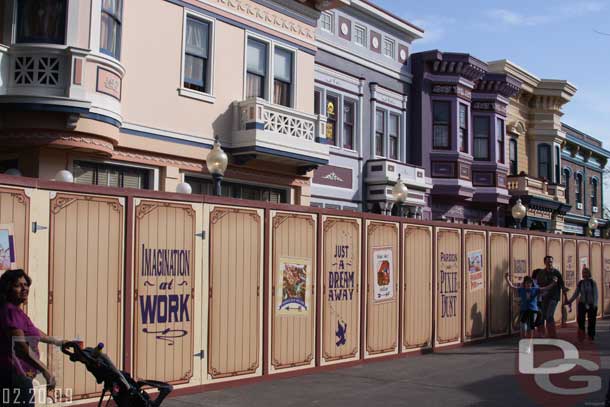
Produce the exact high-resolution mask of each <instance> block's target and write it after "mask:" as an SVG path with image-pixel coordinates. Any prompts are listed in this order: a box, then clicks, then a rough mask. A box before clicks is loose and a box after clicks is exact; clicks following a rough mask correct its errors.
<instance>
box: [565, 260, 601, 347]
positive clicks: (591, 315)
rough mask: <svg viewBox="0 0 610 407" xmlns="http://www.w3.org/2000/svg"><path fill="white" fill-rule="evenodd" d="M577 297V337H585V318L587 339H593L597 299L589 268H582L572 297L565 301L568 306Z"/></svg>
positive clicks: (595, 285)
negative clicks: (586, 321)
mask: <svg viewBox="0 0 610 407" xmlns="http://www.w3.org/2000/svg"><path fill="white" fill-rule="evenodd" d="M576 298H578V308H577V309H576V320H577V321H578V339H579V340H580V341H583V340H584V339H585V318H586V319H587V320H588V323H587V332H586V333H587V334H588V335H589V340H591V341H593V340H594V339H595V322H596V319H597V302H598V299H599V295H598V290H597V283H596V282H595V280H593V279H592V278H591V270H589V269H588V268H586V267H585V268H584V269H583V270H582V280H580V281H579V282H578V284H577V285H576V291H574V294H572V297H571V298H570V299H569V300H568V301H567V302H566V303H567V304H568V305H569V306H570V308H571V307H572V303H573V302H574V300H576Z"/></svg>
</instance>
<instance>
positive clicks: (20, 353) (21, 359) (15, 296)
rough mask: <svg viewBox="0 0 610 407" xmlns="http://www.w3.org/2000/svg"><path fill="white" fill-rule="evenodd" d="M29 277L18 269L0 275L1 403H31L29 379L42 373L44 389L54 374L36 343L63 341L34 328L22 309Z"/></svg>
mask: <svg viewBox="0 0 610 407" xmlns="http://www.w3.org/2000/svg"><path fill="white" fill-rule="evenodd" d="M31 285H32V279H31V278H30V277H29V276H28V275H27V274H26V273H25V272H24V271H23V270H21V269H18V270H7V271H6V272H4V274H2V276H1V277H0V366H2V369H0V388H1V393H0V397H1V398H2V400H1V401H2V403H1V405H2V406H8V407H12V406H21V407H23V406H31V407H33V406H34V404H35V403H34V400H35V397H34V389H33V384H32V379H34V377H35V376H36V375H37V374H38V373H42V375H43V376H44V378H45V380H46V382H47V390H52V389H53V388H54V387H55V377H53V374H52V373H51V372H50V371H49V370H48V368H47V367H46V366H45V364H44V363H42V362H41V361H40V353H39V351H38V343H39V342H44V343H48V344H52V345H57V346H61V345H62V344H63V343H64V342H63V341H62V340H58V339H55V338H52V337H50V336H47V335H46V334H45V333H43V332H42V331H41V330H39V329H38V328H36V326H35V325H34V324H33V323H32V321H31V320H30V318H29V317H28V316H27V315H26V313H25V312H23V310H22V309H21V306H22V305H23V304H25V303H26V302H27V299H28V295H29V292H30V286H31Z"/></svg>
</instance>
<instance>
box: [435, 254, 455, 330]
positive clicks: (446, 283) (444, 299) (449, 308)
mask: <svg viewBox="0 0 610 407" xmlns="http://www.w3.org/2000/svg"><path fill="white" fill-rule="evenodd" d="M439 260H440V262H439V268H440V289H441V290H440V295H441V298H440V304H441V318H453V317H455V316H457V313H458V310H457V296H458V269H459V264H458V255H457V253H443V252H441V253H440V259H439Z"/></svg>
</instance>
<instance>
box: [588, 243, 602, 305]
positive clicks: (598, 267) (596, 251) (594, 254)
mask: <svg viewBox="0 0 610 407" xmlns="http://www.w3.org/2000/svg"><path fill="white" fill-rule="evenodd" d="M589 268H590V269H591V276H592V278H593V280H595V283H596V284H597V292H598V297H599V298H598V304H597V316H598V317H601V316H602V306H601V304H603V300H602V295H603V292H602V287H603V283H602V244H601V243H600V242H591V260H590V262H589Z"/></svg>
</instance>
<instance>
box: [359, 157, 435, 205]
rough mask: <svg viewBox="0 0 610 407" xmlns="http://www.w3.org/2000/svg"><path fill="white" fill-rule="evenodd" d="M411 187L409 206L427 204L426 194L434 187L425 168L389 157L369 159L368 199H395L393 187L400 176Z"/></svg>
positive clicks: (367, 168) (367, 176) (367, 171)
mask: <svg viewBox="0 0 610 407" xmlns="http://www.w3.org/2000/svg"><path fill="white" fill-rule="evenodd" d="M399 175H400V179H401V180H402V182H404V184H405V185H406V186H407V188H408V189H409V197H408V200H407V202H406V204H407V205H409V206H426V205H427V199H426V196H427V195H428V193H429V192H430V189H431V188H432V182H431V180H430V178H426V174H425V170H424V169H423V168H419V167H416V166H413V165H410V164H405V163H402V162H399V161H394V160H389V159H385V158H383V159H377V160H369V161H367V163H366V176H365V182H366V184H367V187H368V188H367V190H368V192H367V199H368V201H393V200H394V197H393V196H392V187H393V186H394V184H395V183H396V181H397V180H398V176H399Z"/></svg>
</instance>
